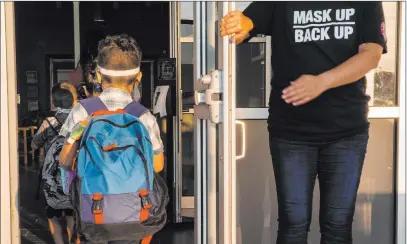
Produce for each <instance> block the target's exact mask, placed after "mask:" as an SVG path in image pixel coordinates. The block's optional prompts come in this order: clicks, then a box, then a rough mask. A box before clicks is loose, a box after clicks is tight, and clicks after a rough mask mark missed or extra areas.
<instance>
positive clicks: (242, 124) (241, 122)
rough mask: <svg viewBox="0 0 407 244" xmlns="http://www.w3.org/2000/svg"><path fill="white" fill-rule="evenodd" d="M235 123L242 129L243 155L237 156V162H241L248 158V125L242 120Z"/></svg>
mask: <svg viewBox="0 0 407 244" xmlns="http://www.w3.org/2000/svg"><path fill="white" fill-rule="evenodd" d="M235 123H236V125H240V126H241V127H242V154H240V155H236V160H239V159H242V158H244V157H245V156H246V125H245V124H244V122H243V121H240V120H236V121H235Z"/></svg>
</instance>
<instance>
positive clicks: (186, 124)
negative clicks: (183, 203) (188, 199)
mask: <svg viewBox="0 0 407 244" xmlns="http://www.w3.org/2000/svg"><path fill="white" fill-rule="evenodd" d="M193 119H194V115H193V114H192V113H183V118H182V123H181V133H182V196H184V197H185V196H194V128H193Z"/></svg>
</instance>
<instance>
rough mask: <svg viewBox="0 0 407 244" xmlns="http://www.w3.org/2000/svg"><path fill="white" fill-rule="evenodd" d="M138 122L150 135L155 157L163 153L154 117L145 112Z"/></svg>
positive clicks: (158, 129)
mask: <svg viewBox="0 0 407 244" xmlns="http://www.w3.org/2000/svg"><path fill="white" fill-rule="evenodd" d="M140 121H141V122H142V123H143V124H144V126H145V127H146V128H147V130H148V132H149V133H150V138H151V144H152V146H153V150H154V154H156V155H157V154H160V153H162V152H164V144H163V142H162V140H161V135H160V128H159V127H158V123H157V119H156V118H155V117H154V115H152V114H151V113H150V112H147V113H145V114H143V115H142V116H141V117H140Z"/></svg>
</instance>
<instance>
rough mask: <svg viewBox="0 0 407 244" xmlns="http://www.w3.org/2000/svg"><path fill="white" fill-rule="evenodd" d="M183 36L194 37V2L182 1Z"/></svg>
mask: <svg viewBox="0 0 407 244" xmlns="http://www.w3.org/2000/svg"><path fill="white" fill-rule="evenodd" d="M180 5H181V37H188V36H190V37H192V36H193V33H194V29H193V28H194V25H193V15H194V8H193V2H181V3H180Z"/></svg>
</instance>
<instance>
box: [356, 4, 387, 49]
mask: <svg viewBox="0 0 407 244" xmlns="http://www.w3.org/2000/svg"><path fill="white" fill-rule="evenodd" d="M361 6H362V18H361V19H360V21H361V25H360V28H359V33H360V38H359V40H360V44H364V43H376V44H379V45H380V46H382V47H383V53H387V44H386V41H387V40H386V39H387V37H386V22H385V19H384V13H383V5H382V2H364V3H362V4H361Z"/></svg>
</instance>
